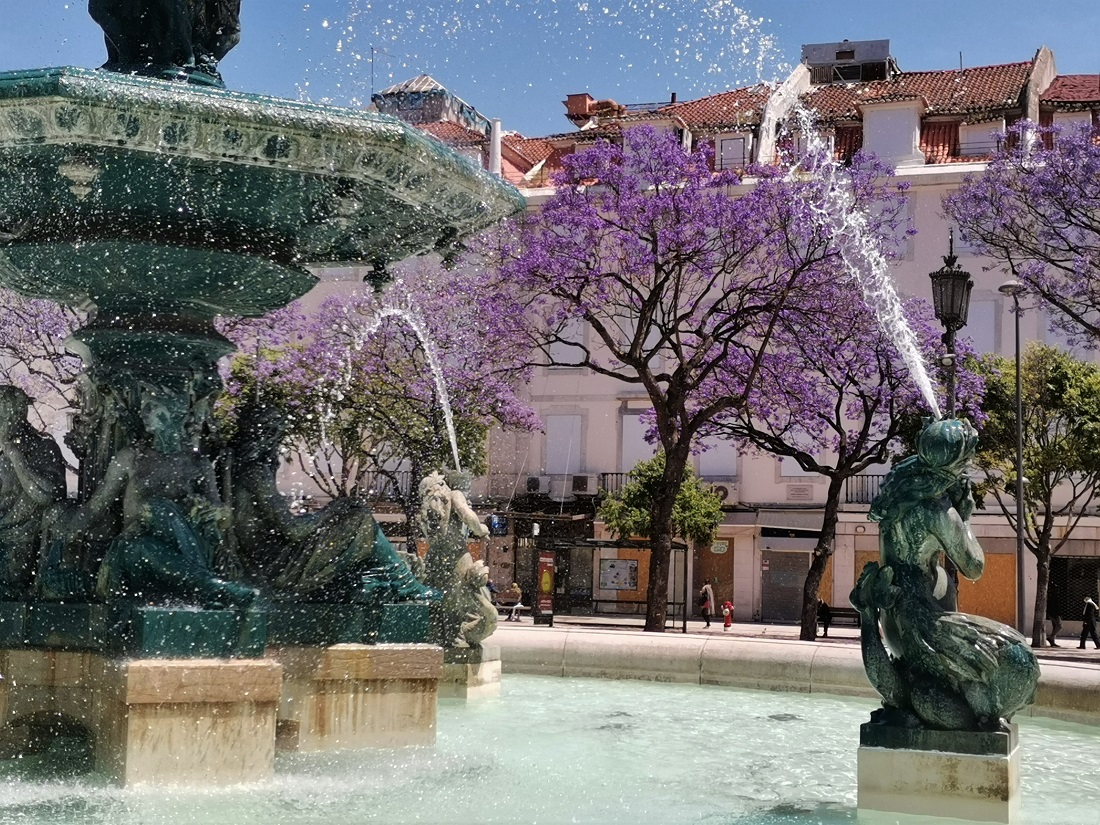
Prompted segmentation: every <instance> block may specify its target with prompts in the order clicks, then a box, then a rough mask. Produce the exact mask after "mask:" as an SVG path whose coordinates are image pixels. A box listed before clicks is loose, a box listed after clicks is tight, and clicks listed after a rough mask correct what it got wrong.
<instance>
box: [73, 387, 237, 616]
mask: <svg viewBox="0 0 1100 825" xmlns="http://www.w3.org/2000/svg"><path fill="white" fill-rule="evenodd" d="M187 414H188V404H187V399H186V397H183V396H181V394H180V393H178V392H173V391H172V390H171V389H170V388H167V389H166V388H164V387H157V386H155V385H152V384H146V385H144V387H143V394H142V401H141V408H140V417H141V420H142V423H143V424H144V427H145V435H144V437H143V438H142V439H141V440H140V441H139V443H138V444H136V445H134V446H129V447H124V448H123V449H122V450H120V451H119V452H118V454H117V455H116V456H115V457H114V459H112V461H111V463H110V465H109V466H108V468H107V473H106V476H105V477H104V479H103V482H102V484H100V485H99V487H98V488H97V489H96V491H95V493H93V494H92V496H91V497H90V498H89V499H88V501H86V502H85V503H84V504H82V505H80V508H79V511H78V512H79V513H80V514H81V515H83V516H84V517H85V518H86V519H87V520H88V521H90V522H94V521H96V520H103V519H109V518H111V517H112V515H113V514H116V513H118V512H119V511H120V513H121V534H120V535H118V536H117V538H115V539H114V541H113V542H112V543H111V545H110V548H109V550H108V551H107V554H106V557H105V558H104V560H103V563H102V565H101V566H100V568H99V572H98V581H97V587H96V590H97V595H98V596H99V597H100V598H101V599H102V600H104V601H113V600H116V599H126V600H131V601H134V602H137V603H141V604H166V603H183V604H194V605H198V606H201V607H207V608H213V607H229V606H240V607H243V606H247V605H249V604H251V603H252V602H253V601H254V600H255V599H256V596H257V595H258V591H256V590H255V589H253V588H251V587H248V586H246V585H244V584H240V583H238V582H235V581H231V580H228V579H226V578H223V577H221V576H219V575H218V574H217V573H216V572H215V566H214V562H215V558H216V555H217V552H218V550H219V547H220V545H221V544H222V542H223V540H224V537H225V534H226V533H227V531H228V530H229V528H230V512H229V509H228V507H226V506H225V503H224V502H223V501H222V499H221V495H220V492H219V490H218V487H217V482H216V478H215V474H214V467H213V465H212V464H211V463H210V460H209V459H207V458H206V457H204V456H203V455H201V453H200V452H199V451H198V450H197V449H196V448H195V445H194V444H192V443H190V439H189V438H188V437H187V430H186V423H187Z"/></svg>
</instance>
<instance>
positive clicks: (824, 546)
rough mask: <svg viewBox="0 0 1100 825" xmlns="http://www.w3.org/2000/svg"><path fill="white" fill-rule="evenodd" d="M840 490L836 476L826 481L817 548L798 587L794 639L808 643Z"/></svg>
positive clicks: (813, 628)
mask: <svg viewBox="0 0 1100 825" xmlns="http://www.w3.org/2000/svg"><path fill="white" fill-rule="evenodd" d="M843 488H844V482H843V480H842V479H841V478H840V477H839V476H832V477H831V478H830V479H829V492H828V494H827V495H826V498H825V516H824V518H823V519H822V520H821V535H819V536H818V539H817V545H816V546H815V547H814V559H813V561H812V562H811V563H810V570H809V572H808V573H806V583H805V585H803V587H802V627H801V629H800V631H799V634H798V638H800V639H801V640H802V641H804V642H812V641H813V640H814V639H816V638H817V601H818V590H819V589H820V587H821V577H822V576H823V575H824V574H825V566H826V565H827V564H828V563H829V557H830V556H831V555H832V554H833V545H834V541H835V539H836V524H837V518H838V514H839V511H840V493H841V490H842V489H843Z"/></svg>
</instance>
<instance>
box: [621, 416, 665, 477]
mask: <svg viewBox="0 0 1100 825" xmlns="http://www.w3.org/2000/svg"><path fill="white" fill-rule="evenodd" d="M647 420H648V419H647ZM647 429H648V424H647V423H646V422H645V421H643V419H642V416H641V415H640V414H639V413H636V412H624V413H623V435H622V442H621V448H622V449H621V453H622V457H621V458H620V459H619V472H622V473H629V472H630V471H631V470H633V469H634V466H635V465H636V464H637V463H638V462H639V461H648V460H649V459H651V458H653V456H654V455H655V454H656V452H657V446H656V445H654V444H650V443H649V442H648V441H646V440H645V434H646V430H647Z"/></svg>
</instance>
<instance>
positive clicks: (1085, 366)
mask: <svg viewBox="0 0 1100 825" xmlns="http://www.w3.org/2000/svg"><path fill="white" fill-rule="evenodd" d="M980 370H981V372H982V373H984V375H985V381H986V394H985V413H986V415H987V416H988V419H987V421H986V422H985V424H984V426H983V427H982V430H981V440H980V442H979V445H978V446H979V451H978V455H977V457H976V459H975V465H976V466H977V467H978V468H979V470H980V471H981V472H982V473H983V474H984V476H985V477H984V479H983V480H982V481H981V482H980V483H979V484H977V485H976V488H975V489H976V492H977V493H978V495H979V496H980V497H990V496H991V497H992V498H993V499H994V500H995V501H996V503H997V505H998V506H999V507H1000V509H1001V511H1002V512H1003V513H1004V515H1005V517H1006V518H1007V519H1008V520H1009V522H1010V523H1011V524H1012V526H1013V528H1014V529H1015V527H1016V503H1015V498H1014V497H1015V492H1016V477H1017V476H1016V366H1015V364H1014V363H1013V362H1012V361H1010V360H1008V359H1007V358H1001V357H998V356H993V355H987V356H985V357H984V358H983V359H982V360H981V362H980ZM1021 381H1022V390H1023V391H1022V398H1023V469H1024V479H1025V481H1026V483H1025V485H1024V502H1023V504H1024V507H1023V511H1024V544H1025V545H1026V546H1027V548H1028V549H1029V550H1030V551H1031V552H1032V553H1033V554H1034V555H1035V558H1036V565H1037V568H1038V574H1039V575H1038V582H1037V590H1036V594H1035V618H1034V624H1033V626H1032V645H1033V646H1036V647H1038V646H1040V645H1042V643H1043V632H1044V627H1043V623H1044V621H1045V619H1046V615H1047V587H1048V585H1049V582H1050V558H1051V556H1052V555H1054V554H1055V553H1057V552H1058V551H1059V550H1060V549H1061V548H1062V547H1063V546H1065V544H1066V542H1067V541H1068V540H1069V537H1070V535H1071V533H1072V532H1073V530H1074V528H1075V527H1076V526H1077V524H1078V523H1079V522H1080V520H1081V517H1082V516H1083V515H1084V512H1085V509H1086V508H1087V507H1088V506H1089V505H1090V504H1092V502H1093V501H1094V500H1095V499H1096V497H1097V495H1098V493H1100V489H1098V485H1100V367H1098V366H1097V365H1096V364H1090V363H1085V362H1083V361H1079V360H1077V359H1076V358H1074V357H1073V356H1072V355H1070V354H1068V353H1066V352H1063V351H1061V350H1058V349H1056V348H1054V347H1050V346H1045V345H1043V344H1032V345H1030V346H1029V347H1028V348H1027V350H1026V351H1025V353H1024V356H1023V359H1022V370H1021ZM1058 528H1060V529H1058Z"/></svg>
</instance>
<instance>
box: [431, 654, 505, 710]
mask: <svg viewBox="0 0 1100 825" xmlns="http://www.w3.org/2000/svg"><path fill="white" fill-rule="evenodd" d="M439 695H440V697H441V698H444V699H466V700H474V699H486V698H491V697H495V696H500V646H499V645H492V644H486V645H482V646H481V647H469V648H448V649H447V650H445V651H444V652H443V677H442V679H441V680H440V682H439Z"/></svg>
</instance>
